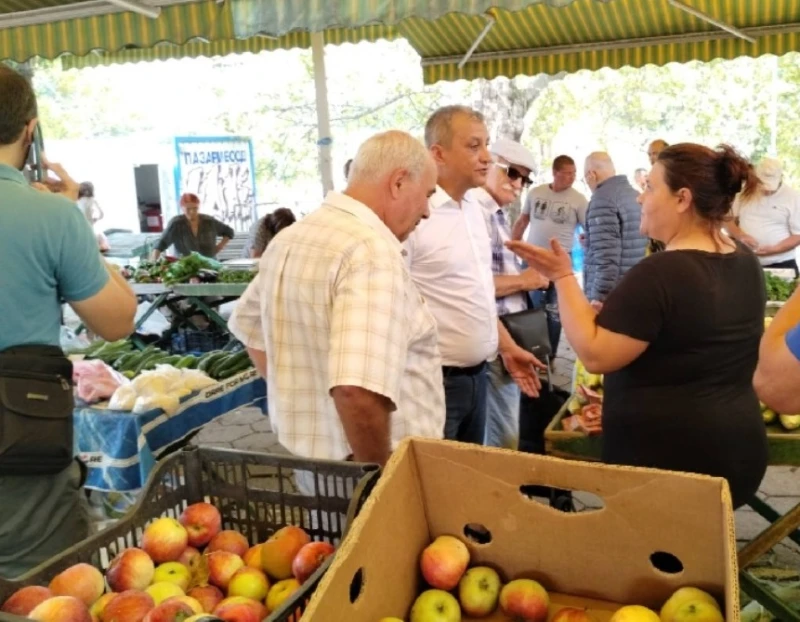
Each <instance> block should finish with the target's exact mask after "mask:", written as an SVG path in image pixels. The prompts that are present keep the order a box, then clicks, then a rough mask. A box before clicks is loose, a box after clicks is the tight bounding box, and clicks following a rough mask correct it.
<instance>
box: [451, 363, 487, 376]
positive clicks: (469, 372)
mask: <svg viewBox="0 0 800 622" xmlns="http://www.w3.org/2000/svg"><path fill="white" fill-rule="evenodd" d="M485 369H486V361H484V362H483V363H478V364H477V365H473V366H472V367H450V366H449V365H443V366H442V374H443V375H444V377H445V378H447V377H449V376H477V375H478V374H480V373H481V372H483V370H485Z"/></svg>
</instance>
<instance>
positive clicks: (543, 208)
mask: <svg viewBox="0 0 800 622" xmlns="http://www.w3.org/2000/svg"><path fill="white" fill-rule="evenodd" d="M576 171H577V169H576V167H575V160H573V159H572V158H570V157H569V156H567V155H561V156H558V157H557V158H556V159H555V160H554V161H553V183H551V184H542V185H541V186H537V187H536V188H534V189H533V190H531V191H530V192H529V193H528V196H527V198H526V199H525V205H524V206H523V208H522V214H521V215H520V217H519V219H517V222H516V223H514V229H513V231H512V233H511V237H512V239H514V240H521V239H522V235H523V234H524V233H525V229H527V228H528V225H530V228H529V229H528V242H529V243H531V244H534V245H536V246H542V247H544V248H550V240H551V239H552V238H556V239H557V240H558V241H559V243H560V244H561V246H563V247H564V250H566V251H567V252H568V253H570V252H572V243H573V240H574V239H575V229H576V228H577V227H578V225H584V224H585V223H586V208H587V205H588V202H587V201H586V197H584V196H583V195H582V194H581V193H580V192H578V191H577V190H575V188H573V187H572V185H573V184H574V183H575V175H576ZM533 298H534V305H536V306H540V305H544V306H545V308H546V309H547V323H548V328H549V332H550V346H551V347H552V349H553V355H555V353H556V351H557V350H558V342H559V340H560V339H561V320H560V318H559V315H558V300H557V298H556V289H555V285H553V284H552V283H551V284H550V287H549V289H548V290H547V291H543V292H535V293H534V296H533Z"/></svg>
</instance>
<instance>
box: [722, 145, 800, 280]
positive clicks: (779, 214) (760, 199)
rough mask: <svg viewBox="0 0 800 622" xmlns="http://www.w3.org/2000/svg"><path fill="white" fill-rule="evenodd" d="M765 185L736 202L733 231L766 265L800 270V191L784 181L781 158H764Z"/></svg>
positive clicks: (761, 169)
mask: <svg viewBox="0 0 800 622" xmlns="http://www.w3.org/2000/svg"><path fill="white" fill-rule="evenodd" d="M756 175H757V176H758V179H759V180H760V181H761V187H760V188H759V189H758V191H757V192H756V193H755V194H754V196H753V197H752V198H751V199H750V200H743V199H742V198H741V196H740V197H738V198H737V200H736V201H735V202H734V205H733V214H734V217H735V218H737V219H738V226H737V225H736V224H735V223H728V224H727V225H726V228H727V229H728V230H729V232H730V233H731V235H733V236H734V237H735V238H738V239H739V240H741V241H742V242H744V243H745V244H747V245H748V246H750V247H751V248H752V249H753V250H754V251H755V253H756V255H758V257H759V259H760V261H761V265H762V266H764V267H765V268H784V269H790V270H794V273H795V276H797V274H798V269H797V261H796V257H795V249H796V248H797V247H798V246H800V193H799V192H797V191H796V190H794V189H793V188H791V187H790V186H789V185H787V184H785V183H783V167H782V166H781V162H780V160H776V159H774V158H764V159H763V160H761V162H759V164H758V166H757V167H756Z"/></svg>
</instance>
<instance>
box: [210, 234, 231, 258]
mask: <svg viewBox="0 0 800 622" xmlns="http://www.w3.org/2000/svg"><path fill="white" fill-rule="evenodd" d="M230 241H231V238H222V240H220V242H219V244H217V248H216V250H215V252H214V254H215V255H218V254H219V253H221V252H222V249H224V248H225V247H226V246H227V245H228V242H230Z"/></svg>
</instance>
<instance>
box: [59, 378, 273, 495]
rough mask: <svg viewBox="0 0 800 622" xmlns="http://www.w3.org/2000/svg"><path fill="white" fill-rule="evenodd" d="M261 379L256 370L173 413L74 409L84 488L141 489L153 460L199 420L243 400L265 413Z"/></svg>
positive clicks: (201, 394) (192, 430) (181, 439)
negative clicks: (83, 467)
mask: <svg viewBox="0 0 800 622" xmlns="http://www.w3.org/2000/svg"><path fill="white" fill-rule="evenodd" d="M266 396H267V390H266V383H265V382H264V380H263V379H262V378H261V377H260V376H259V375H258V372H257V371H256V370H255V369H250V370H247V371H245V372H242V373H241V374H238V375H236V376H232V377H231V378H228V379H227V380H224V381H222V382H220V383H218V384H216V385H213V386H210V387H208V388H207V389H203V390H202V391H198V392H195V393H193V394H192V395H189V396H187V397H185V398H184V399H182V400H181V406H180V409H179V410H178V411H177V412H176V413H175V414H173V415H167V414H165V413H164V411H162V410H152V411H150V412H146V413H142V414H134V413H131V412H119V411H112V410H107V409H103V408H97V407H92V408H76V409H75V424H74V429H75V447H76V453H77V455H79V456H80V457H81V459H82V460H83V461H84V463H85V464H86V466H87V467H88V469H89V472H88V477H87V480H86V488H88V489H91V490H98V491H102V492H125V491H132V490H138V489H140V488H141V487H142V486H143V485H144V483H145V482H146V481H147V477H148V475H149V474H150V471H152V469H153V467H154V465H155V463H156V461H157V460H158V459H159V458H160V457H163V456H165V455H166V454H168V453H169V452H170V450H174V449H175V448H176V446H177V445H179V444H185V443H187V442H188V441H189V440H190V439H191V437H192V436H194V435H195V434H196V433H197V432H198V431H199V430H200V429H201V428H202V427H203V426H204V425H206V424H207V423H210V422H211V421H213V420H215V419H217V418H218V417H221V416H222V415H224V414H226V413H228V412H231V411H233V410H236V409H237V408H241V407H243V406H246V405H248V404H253V403H255V404H256V405H259V406H260V407H261V409H262V411H263V412H264V413H266V412H267V411H266Z"/></svg>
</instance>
